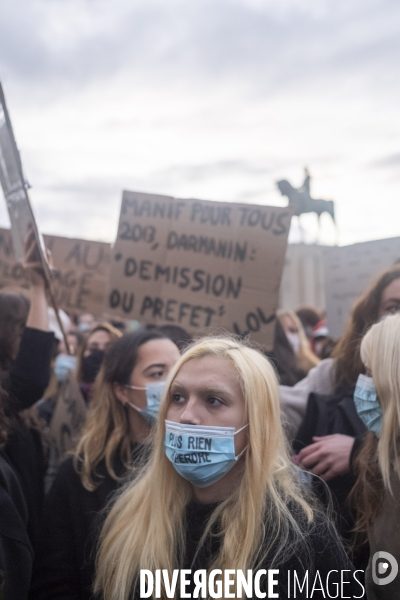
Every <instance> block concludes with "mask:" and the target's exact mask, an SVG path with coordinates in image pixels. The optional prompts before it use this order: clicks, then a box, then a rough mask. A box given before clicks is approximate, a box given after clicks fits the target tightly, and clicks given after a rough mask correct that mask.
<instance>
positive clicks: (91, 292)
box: [0, 229, 111, 316]
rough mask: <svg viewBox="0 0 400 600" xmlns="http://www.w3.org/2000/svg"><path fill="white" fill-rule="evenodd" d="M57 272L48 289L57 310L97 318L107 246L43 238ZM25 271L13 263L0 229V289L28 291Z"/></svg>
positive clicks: (9, 241) (104, 281)
mask: <svg viewBox="0 0 400 600" xmlns="http://www.w3.org/2000/svg"><path fill="white" fill-rule="evenodd" d="M44 239H45V244H46V247H47V248H48V249H49V250H50V251H51V253H52V256H53V262H54V266H55V268H56V269H57V272H56V274H55V276H54V278H53V281H52V289H53V293H54V296H55V299H56V302H57V304H58V306H59V307H60V308H62V309H63V310H65V311H67V312H69V313H72V314H82V313H86V312H88V313H91V314H93V315H95V316H100V315H102V314H103V311H104V302H105V294H106V287H107V284H108V279H109V269H110V258H111V249H110V245H109V244H105V243H103V242H91V241H89V240H79V239H69V238H62V237H57V236H51V235H45V236H44ZM28 288H29V280H28V277H27V274H26V272H25V269H24V268H23V267H22V265H21V264H20V263H18V262H16V260H15V256H14V250H13V240H12V238H11V233H10V230H9V229H0V289H9V290H12V289H13V290H18V289H28Z"/></svg>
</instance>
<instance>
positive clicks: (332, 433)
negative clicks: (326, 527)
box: [281, 265, 400, 568]
mask: <svg viewBox="0 0 400 600" xmlns="http://www.w3.org/2000/svg"><path fill="white" fill-rule="evenodd" d="M399 310H400V267H399V266H398V265H396V266H394V267H391V268H390V269H387V270H386V271H384V272H383V273H382V274H381V275H380V276H379V277H378V279H377V280H376V281H375V283H374V284H373V285H372V286H371V287H370V289H369V290H368V291H367V292H366V293H365V294H364V295H363V296H362V297H361V298H360V299H359V300H358V301H357V302H356V304H355V305H354V307H353V310H352V313H351V315H350V319H349V321H348V324H347V327H346V330H345V332H344V335H343V337H342V338H341V339H340V341H339V342H338V344H337V346H336V348H335V350H334V352H333V355H332V356H333V357H332V358H331V359H326V360H323V361H321V362H320V364H319V365H318V366H317V367H316V368H315V369H312V370H311V371H310V373H309V375H308V377H307V378H306V379H304V380H303V381H302V382H300V383H299V384H297V386H295V387H294V388H281V401H282V404H283V406H284V405H285V400H287V398H288V394H287V392H286V390H289V394H296V392H297V394H298V395H297V398H296V402H297V407H298V408H300V409H301V411H302V413H303V415H304V419H303V421H302V423H301V426H300V429H299V430H298V432H297V434H296V436H295V437H296V440H295V442H294V445H293V448H294V452H295V453H296V456H297V460H298V463H299V465H300V466H302V467H303V468H304V469H307V470H310V471H311V472H312V473H313V474H314V475H318V476H319V477H320V478H322V479H323V480H325V481H326V482H327V483H328V487H329V489H330V491H331V493H332V496H333V501H334V507H335V510H336V513H337V515H338V516H337V523H338V527H339V529H340V532H341V533H342V535H343V536H344V537H345V538H346V539H347V540H350V539H351V530H352V528H353V525H354V514H353V512H352V511H351V509H350V507H349V503H348V497H349V493H350V490H351V488H352V487H353V485H354V482H355V477H354V473H353V468H352V465H353V462H354V458H355V456H356V454H357V452H358V451H359V449H360V447H361V445H362V442H363V438H364V435H365V432H366V427H365V425H364V423H363V422H362V420H361V419H360V418H359V416H358V414H357V411H356V408H355V405H354V400H353V394H354V390H355V387H356V383H357V379H358V376H359V375H360V374H365V366H364V365H363V363H362V360H361V356H360V344H361V340H362V338H363V335H364V334H365V333H366V332H367V331H368V329H370V327H371V326H372V325H374V324H375V323H377V322H378V321H379V320H381V319H383V318H385V317H386V316H388V315H391V314H395V313H396V312H398V311H399ZM292 397H293V396H292ZM307 400H308V403H307ZM314 487H315V490H316V491H317V493H318V495H319V496H320V498H321V499H322V500H323V501H327V500H326V490H325V486H321V485H320V483H318V482H317V481H315V482H314ZM367 559H368V557H367V552H362V553H361V554H360V555H359V558H358V557H357V556H355V557H354V562H355V564H356V563H357V566H359V567H360V568H365V566H366V562H365V561H366V560H367Z"/></svg>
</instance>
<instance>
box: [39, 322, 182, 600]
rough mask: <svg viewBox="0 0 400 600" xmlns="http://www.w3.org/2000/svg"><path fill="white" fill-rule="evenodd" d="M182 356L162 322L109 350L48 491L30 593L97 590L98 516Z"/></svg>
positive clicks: (83, 594)
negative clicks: (70, 450)
mask: <svg viewBox="0 0 400 600" xmlns="http://www.w3.org/2000/svg"><path fill="white" fill-rule="evenodd" d="M179 357H180V353H179V350H178V348H177V347H176V345H175V344H174V343H173V342H172V341H171V340H170V339H168V338H167V337H165V336H164V335H163V334H162V333H161V332H159V331H157V330H151V331H138V332H134V333H128V334H125V335H124V336H123V337H121V338H120V339H119V340H118V341H117V342H115V344H114V345H113V346H112V348H111V349H110V350H109V351H108V352H107V354H106V355H105V358H104V363H103V365H102V368H101V371H100V374H99V376H98V378H97V381H96V387H95V391H94V394H93V397H92V400H91V403H90V406H89V411H88V414H87V419H86V423H85V426H84V429H83V432H82V436H81V439H80V441H79V443H78V445H77V448H76V450H75V453H74V457H71V458H68V459H67V460H66V461H65V462H64V463H63V464H62V465H61V467H60V469H59V472H58V474H57V476H56V479H55V481H54V484H53V487H52V488H51V490H50V492H49V495H48V497H47V502H46V505H45V510H44V515H43V522H42V530H41V547H40V549H39V554H38V557H37V561H36V564H35V569H34V578H33V585H32V591H31V597H32V599H34V600H50V599H54V600H56V599H59V598H64V597H65V598H80V599H81V600H86V599H89V598H91V597H92V590H91V586H92V583H93V569H94V567H93V560H94V557H93V551H94V548H95V544H96V539H97V537H96V532H97V528H96V523H97V518H100V517H99V513H101V511H102V510H103V509H104V508H105V506H106V504H107V502H108V501H109V500H110V498H111V497H112V494H113V492H115V491H116V490H117V488H118V487H119V486H120V485H122V483H123V481H124V478H125V476H126V474H127V473H128V472H129V471H130V470H131V469H132V468H133V466H134V465H135V464H137V463H138V462H139V461H140V460H141V459H142V455H143V450H145V449H146V448H147V446H146V444H147V442H148V438H149V434H150V431H151V427H152V425H153V424H154V422H155V419H156V416H157V412H158V407H159V403H160V397H161V394H162V390H163V382H164V380H165V379H166V377H167V374H168V372H169V371H170V369H171V368H172V367H173V365H174V364H175V363H176V361H177V360H178V359H179ZM99 522H100V521H99Z"/></svg>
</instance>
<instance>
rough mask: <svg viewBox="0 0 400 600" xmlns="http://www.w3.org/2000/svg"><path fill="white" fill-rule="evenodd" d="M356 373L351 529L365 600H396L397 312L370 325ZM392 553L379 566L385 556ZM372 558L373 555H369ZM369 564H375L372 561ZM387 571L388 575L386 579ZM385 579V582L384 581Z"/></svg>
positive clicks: (399, 476)
mask: <svg viewBox="0 0 400 600" xmlns="http://www.w3.org/2000/svg"><path fill="white" fill-rule="evenodd" d="M360 353H361V359H362V361H363V363H364V366H365V368H366V371H367V375H363V374H361V375H360V376H359V378H358V380H357V385H356V389H355V392H354V402H355V405H356V409H357V412H358V415H359V417H360V419H361V420H362V421H363V422H364V424H365V426H366V428H367V429H368V433H367V434H366V436H365V440H364V443H363V446H362V449H361V450H360V452H359V454H358V456H357V459H356V466H355V469H356V471H357V473H358V478H357V482H356V485H355V487H354V489H353V491H352V495H351V499H352V503H353V506H354V508H355V510H356V511H357V526H356V531H357V533H358V535H359V537H361V539H362V537H367V538H368V541H369V545H370V550H371V558H370V561H369V564H368V568H367V571H366V587H367V594H368V599H369V600H398V598H399V589H400V588H399V575H398V573H396V572H395V571H396V569H398V565H400V502H399V498H400V444H399V440H400V315H396V316H391V317H388V318H387V319H385V320H384V321H383V322H380V323H378V324H377V325H374V326H373V327H372V328H371V329H370V330H369V331H368V333H367V334H366V335H365V337H364V338H363V340H362V342H361V349H360ZM377 552H388V553H389V554H391V555H392V557H394V559H395V561H397V566H396V563H395V562H393V559H391V560H390V569H388V568H387V567H388V565H389V563H386V565H387V567H386V569H384V567H383V565H382V563H384V562H385V560H384V559H386V558H387V556H386V557H385V556H381V559H383V560H380V561H377V560H376V553H377ZM374 557H375V558H374ZM374 563H375V564H374ZM392 575H393V577H392ZM389 578H390V579H391V581H388V579H389Z"/></svg>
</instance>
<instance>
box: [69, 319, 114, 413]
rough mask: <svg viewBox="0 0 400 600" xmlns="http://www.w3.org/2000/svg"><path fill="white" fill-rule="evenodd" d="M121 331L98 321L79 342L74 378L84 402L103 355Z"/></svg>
mask: <svg viewBox="0 0 400 600" xmlns="http://www.w3.org/2000/svg"><path fill="white" fill-rule="evenodd" d="M121 335H122V333H121V332H120V331H119V329H116V328H115V327H113V326H112V325H110V324H109V323H106V322H103V323H99V324H98V325H96V326H95V327H93V329H91V330H90V332H89V333H87V334H86V337H85V339H84V340H83V343H82V344H81V346H80V348H79V350H78V355H77V365H76V378H77V381H78V383H79V385H80V388H81V392H82V394H83V397H84V399H85V400H86V402H89V400H90V395H91V392H92V389H93V384H94V380H95V379H96V377H97V373H98V372H99V371H100V367H101V365H102V362H103V360H104V356H105V355H106V353H107V352H108V351H109V350H110V348H111V347H112V345H113V344H114V343H115V342H116V341H117V340H118V339H119V338H120V337H121Z"/></svg>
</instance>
